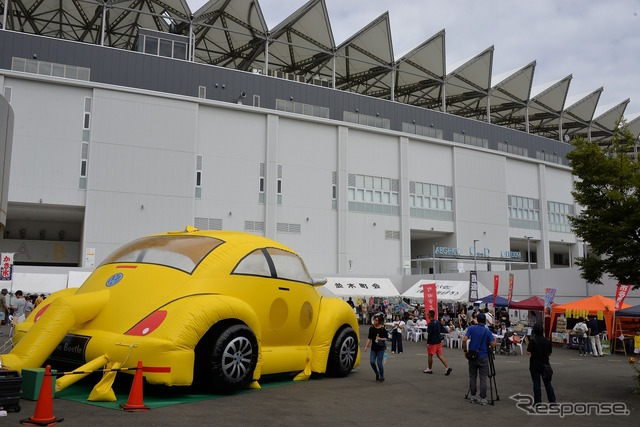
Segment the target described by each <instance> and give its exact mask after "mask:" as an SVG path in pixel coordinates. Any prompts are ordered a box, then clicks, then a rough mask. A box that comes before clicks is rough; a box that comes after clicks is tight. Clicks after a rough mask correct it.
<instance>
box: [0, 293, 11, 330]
mask: <svg viewBox="0 0 640 427" xmlns="http://www.w3.org/2000/svg"><path fill="white" fill-rule="evenodd" d="M7 293H9V291H7V288H4V289H2V291H0V311H2V313H3V314H4V317H3V318H2V324H3V325H7V324H9V307H8V306H7Z"/></svg>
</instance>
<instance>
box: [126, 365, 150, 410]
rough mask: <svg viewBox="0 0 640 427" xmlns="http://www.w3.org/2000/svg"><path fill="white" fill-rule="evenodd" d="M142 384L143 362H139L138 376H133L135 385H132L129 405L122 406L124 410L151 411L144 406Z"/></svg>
mask: <svg viewBox="0 0 640 427" xmlns="http://www.w3.org/2000/svg"><path fill="white" fill-rule="evenodd" d="M142 382H143V377H142V361H141V360H138V366H137V368H136V374H135V375H134V376H133V383H132V384H131V391H130V392H129V399H128V400H127V403H125V404H120V407H121V408H122V409H123V410H125V411H128V412H143V411H149V407H148V406H147V405H145V404H144V401H143V398H142Z"/></svg>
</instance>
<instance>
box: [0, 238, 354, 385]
mask: <svg viewBox="0 0 640 427" xmlns="http://www.w3.org/2000/svg"><path fill="white" fill-rule="evenodd" d="M323 284H324V281H321V280H313V279H312V278H311V277H310V275H309V273H308V271H307V269H306V267H305V265H304V262H303V261H302V259H301V258H300V257H299V256H298V255H297V254H296V253H295V252H294V251H292V250H291V249H289V248H288V247H286V246H284V245H282V244H280V243H278V242H275V241H273V240H270V239H267V238H264V237H261V236H256V235H252V234H247V233H241V232H232V231H209V230H208V231H200V230H197V229H194V228H192V227H187V229H186V230H185V231H183V232H170V233H165V234H159V235H153V236H148V237H144V238H141V239H138V240H135V241H133V242H131V243H129V244H127V245H125V246H123V247H122V248H120V249H118V250H116V251H115V252H114V253H113V254H111V255H110V256H109V257H108V258H107V259H106V260H105V261H104V262H103V263H102V264H101V265H100V266H99V267H98V268H97V269H96V270H95V271H94V272H93V273H92V274H91V275H90V276H89V277H88V278H87V280H86V281H85V282H84V283H83V285H82V286H81V287H80V288H75V289H66V290H62V291H59V292H56V293H54V294H52V295H51V296H50V297H49V298H47V299H46V300H45V301H44V302H43V303H42V304H40V305H39V306H38V307H37V308H36V309H35V310H34V312H33V313H32V314H31V315H30V316H29V318H28V319H27V320H26V321H25V322H23V323H20V324H18V325H17V327H16V333H15V337H14V342H15V346H14V348H13V349H12V350H11V352H10V353H8V354H4V355H1V356H0V357H1V358H2V363H3V365H4V367H6V368H8V369H17V370H21V369H24V368H36V367H40V366H41V365H42V364H43V363H44V362H45V360H50V361H52V362H53V363H55V361H64V362H70V363H73V364H75V365H76V366H81V368H79V369H85V370H86V369H97V368H100V367H103V366H120V367H121V368H127V367H135V366H136V364H137V361H138V360H140V361H142V363H143V365H144V367H145V368H144V376H145V378H146V380H147V382H149V383H152V384H165V385H192V384H194V385H201V386H204V387H205V388H207V389H210V390H211V391H230V390H233V389H237V388H242V387H246V386H253V387H259V384H258V380H259V379H260V377H261V376H263V375H267V374H275V373H294V374H297V376H296V379H298V380H300V379H306V378H308V377H309V376H310V375H311V373H314V372H315V373H326V374H328V375H331V376H336V377H343V376H346V375H348V374H349V372H351V370H352V369H353V368H354V367H355V366H358V364H359V362H360V354H359V351H358V347H359V335H358V326H357V321H356V318H355V314H354V312H353V310H352V309H351V307H349V305H348V304H347V303H346V302H344V301H342V300H340V299H338V298H330V297H325V296H323V295H322V294H321V293H320V292H319V291H318V289H317V287H318V286H322V285H323Z"/></svg>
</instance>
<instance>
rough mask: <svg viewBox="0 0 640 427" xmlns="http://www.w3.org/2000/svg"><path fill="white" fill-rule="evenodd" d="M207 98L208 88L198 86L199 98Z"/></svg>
mask: <svg viewBox="0 0 640 427" xmlns="http://www.w3.org/2000/svg"><path fill="white" fill-rule="evenodd" d="M206 97H207V87H206V86H198V98H203V99H204V98H206Z"/></svg>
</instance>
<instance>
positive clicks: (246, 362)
mask: <svg viewBox="0 0 640 427" xmlns="http://www.w3.org/2000/svg"><path fill="white" fill-rule="evenodd" d="M210 344H211V345H210V346H207V347H208V348H207V350H205V351H206V354H205V357H206V360H205V363H204V365H203V369H204V372H196V373H195V374H196V375H203V376H204V379H206V380H205V381H206V383H207V384H204V383H203V382H201V381H197V382H198V383H200V385H201V386H207V388H211V389H213V390H215V391H218V392H231V391H234V390H237V389H239V388H243V387H246V386H247V385H249V383H250V382H251V380H252V379H253V372H254V371H255V369H256V364H257V362H258V341H257V340H256V337H255V335H254V334H253V332H251V329H249V328H248V327H247V326H245V325H231V326H229V327H227V328H226V329H223V330H222V331H221V332H220V333H218V334H216V335H214V336H213V337H212V340H211V341H210ZM196 378H197V377H196ZM201 379H203V378H201Z"/></svg>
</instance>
